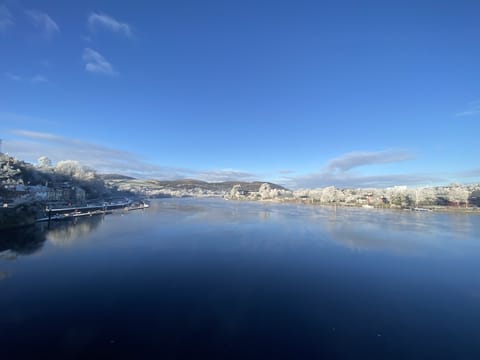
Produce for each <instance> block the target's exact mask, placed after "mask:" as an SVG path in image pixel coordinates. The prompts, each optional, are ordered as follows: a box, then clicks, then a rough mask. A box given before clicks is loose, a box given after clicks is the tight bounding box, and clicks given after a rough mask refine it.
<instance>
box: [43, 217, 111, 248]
mask: <svg viewBox="0 0 480 360" xmlns="http://www.w3.org/2000/svg"><path fill="white" fill-rule="evenodd" d="M103 220H104V216H92V217H88V218H86V217H82V218H75V219H74V220H72V221H68V222H58V223H52V224H51V225H50V228H49V229H48V230H47V231H46V238H47V239H48V240H49V241H50V242H51V243H52V244H54V245H58V246H70V245H72V244H73V243H75V242H76V241H77V240H79V239H81V238H82V237H85V235H87V234H89V233H90V232H92V231H93V230H95V229H96V228H97V227H98V225H100V223H101V222H102V221H103Z"/></svg>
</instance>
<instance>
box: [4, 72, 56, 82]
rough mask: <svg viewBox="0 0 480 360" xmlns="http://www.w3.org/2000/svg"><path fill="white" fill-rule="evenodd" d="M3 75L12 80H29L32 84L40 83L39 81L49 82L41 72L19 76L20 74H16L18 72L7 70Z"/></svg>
mask: <svg viewBox="0 0 480 360" xmlns="http://www.w3.org/2000/svg"><path fill="white" fill-rule="evenodd" d="M5 76H6V77H7V78H8V79H10V80H12V81H18V82H31V83H32V84H41V83H48V82H50V81H49V80H48V78H47V77H46V76H44V75H41V74H37V75H35V76H32V77H28V76H21V75H18V74H13V73H10V72H7V73H5Z"/></svg>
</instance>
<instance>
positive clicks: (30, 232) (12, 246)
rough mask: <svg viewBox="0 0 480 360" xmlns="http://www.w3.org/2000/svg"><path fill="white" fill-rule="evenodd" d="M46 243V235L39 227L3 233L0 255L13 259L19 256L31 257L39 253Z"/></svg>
mask: <svg viewBox="0 0 480 360" xmlns="http://www.w3.org/2000/svg"><path fill="white" fill-rule="evenodd" d="M44 242H45V234H44V232H43V231H41V230H40V228H39V227H37V226H29V227H25V228H21V229H14V230H8V231H3V232H2V236H1V239H0V254H3V255H4V256H2V257H3V258H7V259H12V258H16V256H17V255H30V254H33V253H35V252H37V251H39V250H40V249H41V248H42V247H43V244H44Z"/></svg>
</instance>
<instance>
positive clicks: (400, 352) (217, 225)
mask: <svg viewBox="0 0 480 360" xmlns="http://www.w3.org/2000/svg"><path fill="white" fill-rule="evenodd" d="M0 239H1V240H0V359H16V358H30V359H33V358H35V359H55V358H62V359H67V358H68V359H85V358H92V357H93V356H95V357H97V358H98V357H100V358H101V357H104V358H131V359H137V358H148V359H179V358H188V359H227V358H228V359H232V358H233V359H259V358H262V359H279V358H289V359H316V358H326V359H334V358H338V359H480V216H476V215H461V214H459V215H453V214H436V213H412V212H405V211H403V212H402V211H398V212H396V211H379V210H368V209H365V210H362V209H343V208H338V209H337V211H336V212H335V211H334V210H333V208H322V207H310V206H297V205H279V204H277V205H276V204H262V203H244V202H232V201H218V200H191V199H190V200H188V199H183V200H159V201H157V202H154V204H152V207H151V208H150V209H148V210H147V211H145V212H131V213H129V214H126V215H120V214H116V215H108V216H106V217H103V218H102V217H92V218H88V219H81V220H79V221H77V222H76V223H63V224H55V225H54V226H51V227H50V228H47V227H44V228H40V227H39V228H31V229H28V230H22V231H17V232H3V233H0Z"/></svg>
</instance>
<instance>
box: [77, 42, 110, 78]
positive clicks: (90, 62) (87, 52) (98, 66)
mask: <svg viewBox="0 0 480 360" xmlns="http://www.w3.org/2000/svg"><path fill="white" fill-rule="evenodd" d="M82 58H83V61H84V62H85V70H86V71H89V72H93V73H99V74H106V75H116V71H115V70H114V69H113V66H112V64H110V63H109V62H108V61H107V59H105V58H104V57H103V56H102V55H100V53H98V52H96V51H95V50H92V49H90V48H85V49H84V50H83V56H82Z"/></svg>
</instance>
